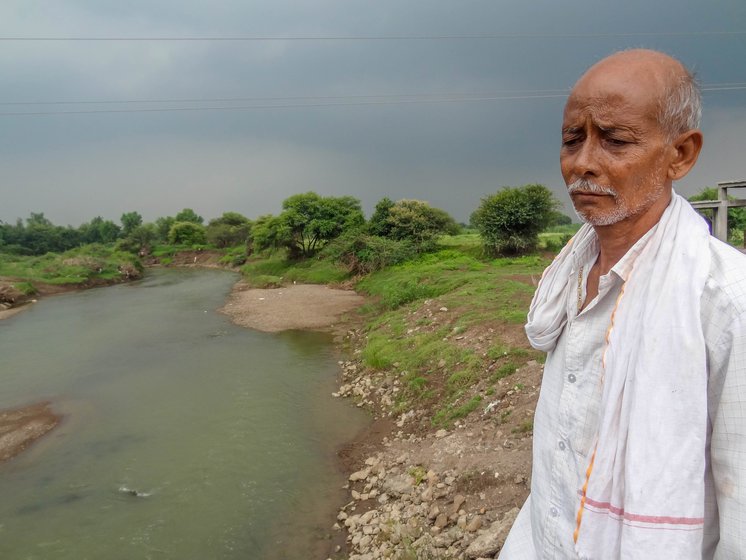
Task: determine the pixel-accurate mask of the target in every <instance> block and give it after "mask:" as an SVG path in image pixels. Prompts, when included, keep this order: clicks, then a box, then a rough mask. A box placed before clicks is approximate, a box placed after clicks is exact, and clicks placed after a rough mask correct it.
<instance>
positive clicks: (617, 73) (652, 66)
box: [570, 49, 702, 140]
mask: <svg viewBox="0 0 746 560" xmlns="http://www.w3.org/2000/svg"><path fill="white" fill-rule="evenodd" d="M615 91H616V92H618V93H619V94H620V95H621V94H625V95H630V94H631V95H634V96H636V97H638V98H639V99H640V100H641V101H642V100H643V98H647V100H648V101H649V102H651V103H652V105H651V111H652V112H653V114H652V115H651V117H653V118H655V119H656V120H657V122H658V124H659V126H660V128H661V130H662V131H663V132H664V134H666V136H667V137H668V138H669V140H673V138H675V137H676V136H678V135H680V134H682V133H684V132H687V131H689V130H693V129H696V128H699V120H700V116H701V113H702V99H701V95H700V92H699V88H698V87H697V83H696V81H695V79H694V76H693V75H692V73H691V72H689V71H688V70H687V69H686V67H684V65H683V64H682V63H681V62H679V61H678V60H676V59H675V58H673V57H671V56H668V55H667V54H664V53H661V52H658V51H652V50H647V49H634V50H628V51H622V52H618V53H615V54H612V55H611V56H608V57H606V58H604V59H603V60H601V61H599V62H597V63H596V64H594V65H593V66H591V68H590V69H588V71H587V72H586V73H585V74H583V76H581V78H580V79H579V80H578V81H577V83H576V84H575V86H574V87H573V90H572V93H571V94H570V97H571V98H572V97H573V95H574V94H576V93H579V92H583V93H584V94H588V93H589V92H591V94H593V93H594V92H595V93H596V94H598V95H602V94H603V95H606V96H609V95H612V96H613V94H614V92H615Z"/></svg>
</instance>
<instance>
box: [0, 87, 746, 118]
mask: <svg viewBox="0 0 746 560" xmlns="http://www.w3.org/2000/svg"><path fill="white" fill-rule="evenodd" d="M701 89H702V91H703V92H704V93H707V92H717V91H738V90H746V82H729V83H721V84H708V85H704V86H703V87H702V88H701ZM569 91H570V90H569V88H568V89H547V90H512V91H503V92H488V93H444V94H437V93H418V94H378V95H346V96H284V97H217V98H186V99H150V100H135V99H126V100H116V101H115V100H111V101H103V100H98V101H94V100H81V101H29V102H23V101H6V102H0V105H2V106H54V105H58V106H59V105H116V104H120V105H133V104H142V105H147V104H162V103H226V102H234V103H235V102H252V104H248V105H220V104H218V105H201V106H183V107H134V108H131V107H125V108H116V107H108V108H97V109H73V110H35V111H3V112H0V116H5V117H7V116H35V115H83V114H107V113H108V114H117V113H158V112H162V113H167V112H195V111H237V110H269V109H297V108H324V107H352V106H374V105H412V104H428V103H429V104H434V103H471V102H487V101H513V100H529V99H553V98H565V97H567V95H568V94H569Z"/></svg>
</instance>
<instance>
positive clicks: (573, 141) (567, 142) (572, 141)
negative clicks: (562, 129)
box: [562, 137, 580, 148]
mask: <svg viewBox="0 0 746 560" xmlns="http://www.w3.org/2000/svg"><path fill="white" fill-rule="evenodd" d="M579 143H580V138H577V137H572V138H563V139H562V146H564V147H566V148H571V147H573V146H575V145H577V144H579Z"/></svg>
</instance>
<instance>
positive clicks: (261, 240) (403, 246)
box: [0, 185, 572, 289]
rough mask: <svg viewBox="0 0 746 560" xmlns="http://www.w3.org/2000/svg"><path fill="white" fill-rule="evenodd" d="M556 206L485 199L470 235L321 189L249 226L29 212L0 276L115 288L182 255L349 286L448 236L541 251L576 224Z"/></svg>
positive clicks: (4, 243) (478, 250) (5, 236)
mask: <svg viewBox="0 0 746 560" xmlns="http://www.w3.org/2000/svg"><path fill="white" fill-rule="evenodd" d="M505 200H507V201H508V203H507V204H503V203H501V202H500V201H505ZM516 201H518V202H519V203H517V202H516ZM556 207H557V202H556V200H554V198H553V197H552V195H551V193H549V191H548V190H547V189H546V188H544V187H542V186H540V185H527V186H525V187H520V188H507V189H504V190H502V191H500V192H498V193H496V194H495V195H493V196H492V197H488V198H487V199H485V200H484V201H483V202H482V205H480V207H479V209H477V211H475V214H474V218H473V222H474V223H475V225H476V226H477V229H472V230H468V229H464V228H463V226H461V225H459V224H457V223H456V221H455V220H454V219H453V218H452V217H451V216H450V215H449V214H448V213H447V212H445V211H444V210H441V209H439V208H435V207H433V206H430V204H428V203H427V202H425V201H420V200H409V199H403V200H399V201H393V200H391V199H388V198H383V199H381V200H380V201H379V202H378V204H377V205H376V207H375V211H374V212H373V214H372V216H371V217H370V219H369V220H366V218H365V216H364V214H363V211H362V208H361V205H360V201H359V200H358V199H356V198H353V197H350V196H340V197H333V196H328V197H324V196H320V195H318V194H317V193H315V192H306V193H302V194H296V195H293V196H291V197H289V198H287V199H286V200H285V201H284V202H283V203H282V209H281V211H280V213H279V214H277V215H263V216H259V217H257V218H256V219H254V220H250V219H249V218H247V217H246V216H243V215H241V214H239V213H237V212H225V213H224V214H223V215H222V216H219V217H217V218H213V219H211V220H210V221H209V222H207V223H206V224H205V220H204V218H203V217H202V216H200V215H199V214H197V212H195V211H194V210H193V209H191V208H184V209H182V210H181V211H179V212H177V213H176V214H174V215H173V216H161V217H159V218H157V219H155V220H154V221H153V222H149V223H148V222H144V220H143V217H142V215H141V214H140V213H138V212H136V211H129V212H125V213H123V214H122V216H121V218H120V221H119V223H115V222H114V221H112V220H107V219H104V218H102V217H101V216H96V217H94V218H93V219H91V220H90V221H88V222H86V223H84V224H82V225H81V226H79V227H77V228H75V227H72V226H58V225H55V224H53V223H52V222H51V221H50V220H49V219H48V218H46V217H45V216H44V214H43V213H31V215H30V216H29V217H28V218H26V219H25V220H22V219H18V220H17V221H16V223H15V224H11V223H3V222H0V276H3V277H6V278H12V279H14V280H15V281H17V282H18V283H23V282H31V283H33V282H47V283H71V284H75V283H86V282H88V283H90V282H91V281H92V280H94V279H100V280H103V281H114V280H115V279H116V278H118V277H131V276H129V275H130V273H131V272H132V271H133V270H134V269H135V268H137V267H140V266H141V263H143V262H147V263H160V264H164V265H168V264H170V263H171V262H174V259H175V257H176V255H177V254H178V253H179V252H180V251H181V252H183V251H194V250H197V251H213V252H216V253H218V260H219V262H220V263H221V264H224V265H226V266H232V267H239V266H240V267H243V268H242V271H243V272H244V274H245V275H246V276H247V277H248V278H249V279H250V281H251V282H253V283H255V284H256V285H266V286H272V285H280V284H282V283H286V282H289V281H305V282H318V283H324V282H341V281H343V280H345V279H348V278H354V277H360V276H364V275H367V274H370V273H372V272H374V271H377V270H382V269H385V268H387V267H391V266H394V265H398V264H402V263H406V262H410V261H412V260H414V259H417V258H418V257H419V256H420V255H424V254H428V253H432V252H434V251H437V250H439V249H440V248H441V247H442V246H441V245H439V240H442V239H444V237H443V236H451V237H450V238H451V239H460V241H462V242H464V243H465V245H466V246H468V247H469V251H470V254H471V255H472V256H474V257H475V258H482V257H494V256H496V255H499V254H503V253H504V254H520V253H524V252H527V251H533V250H535V249H537V248H540V247H542V240H541V239H540V238H539V232H540V231H541V230H542V229H544V228H545V226H547V225H550V224H559V223H569V222H570V221H571V220H570V218H569V217H567V216H563V215H561V214H559V213H557V212H556ZM501 228H502V229H501ZM570 228H572V226H570ZM569 235H571V232H563V233H558V234H554V235H553V237H551V238H547V239H544V240H543V242H544V243H543V246H544V248H547V249H549V250H554V249H556V248H557V247H558V246H561V243H563V242H564V241H566V239H567V238H569ZM454 236H456V237H454ZM133 267H134V268H133ZM123 271H126V272H123ZM117 275H119V276H117ZM27 289H31V288H27ZM416 289H423V288H421V287H419V288H416Z"/></svg>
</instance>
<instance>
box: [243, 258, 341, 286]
mask: <svg viewBox="0 0 746 560" xmlns="http://www.w3.org/2000/svg"><path fill="white" fill-rule="evenodd" d="M241 273H242V274H243V276H244V278H245V280H246V281H247V282H248V283H249V284H251V285H252V286H256V287H269V286H270V285H272V286H275V285H276V286H279V285H283V284H292V283H293V282H298V283H302V284H335V283H339V282H343V281H344V280H346V279H347V278H349V273H348V272H347V270H346V269H345V268H344V267H343V266H341V265H338V264H336V263H334V262H332V261H329V260H319V259H308V260H305V261H289V260H287V259H286V258H285V255H284V254H280V253H278V254H275V255H272V256H268V257H267V256H264V257H254V258H251V259H249V260H248V262H247V263H246V264H245V265H244V266H242V267H241ZM268 282H269V283H268Z"/></svg>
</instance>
